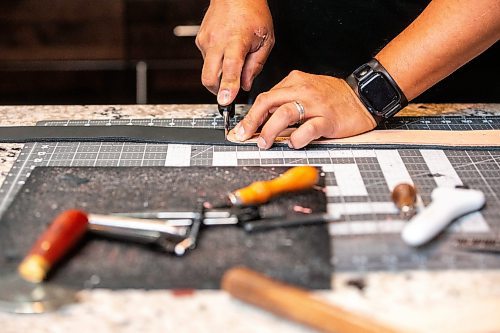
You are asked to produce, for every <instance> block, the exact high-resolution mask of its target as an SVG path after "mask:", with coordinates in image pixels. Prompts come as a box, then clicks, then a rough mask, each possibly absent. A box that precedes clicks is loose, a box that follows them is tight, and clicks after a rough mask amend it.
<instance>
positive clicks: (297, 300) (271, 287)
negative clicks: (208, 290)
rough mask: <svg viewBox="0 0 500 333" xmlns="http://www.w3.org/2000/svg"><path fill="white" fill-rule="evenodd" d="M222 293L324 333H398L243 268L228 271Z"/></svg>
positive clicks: (306, 292)
mask: <svg viewBox="0 0 500 333" xmlns="http://www.w3.org/2000/svg"><path fill="white" fill-rule="evenodd" d="M222 289H224V290H226V291H227V292H229V293H230V294H231V295H232V296H234V297H236V298H238V299H240V300H242V301H245V302H248V303H250V304H253V305H256V306H258V307H260V308H263V309H265V310H268V311H270V312H272V313H274V314H277V315H280V316H283V317H286V318H288V319H291V320H294V321H297V322H299V323H302V324H305V325H307V326H309V327H312V328H315V329H317V330H319V331H322V332H337V333H338V332H345V333H354V332H356V333H358V332H359V333H374V332H379V333H380V332H387V333H390V332H399V331H396V330H395V329H393V328H390V327H388V326H386V325H383V324H380V323H378V322H376V321H374V320H372V319H369V318H366V317H363V316H361V315H357V314H354V313H352V312H348V311H346V310H344V309H342V308H340V307H338V306H335V305H333V304H329V303H326V302H324V301H321V300H319V299H318V298H316V297H314V296H313V295H312V294H311V293H309V292H308V291H306V290H303V289H300V288H297V287H294V286H290V285H287V284H284V283H282V282H278V281H275V280H273V279H271V278H269V277H267V276H265V275H262V274H260V273H257V272H255V271H252V270H250V269H248V268H244V267H237V268H233V269H230V270H229V271H227V272H226V273H225V274H224V276H223V278H222Z"/></svg>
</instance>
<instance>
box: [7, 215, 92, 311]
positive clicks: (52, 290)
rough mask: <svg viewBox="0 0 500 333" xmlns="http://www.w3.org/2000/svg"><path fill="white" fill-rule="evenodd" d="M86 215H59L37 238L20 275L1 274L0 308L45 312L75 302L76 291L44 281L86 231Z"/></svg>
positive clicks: (18, 273) (22, 264)
mask: <svg viewBox="0 0 500 333" xmlns="http://www.w3.org/2000/svg"><path fill="white" fill-rule="evenodd" d="M87 227H88V219H87V215H86V214H85V213H83V212H81V211H78V210H69V211H65V212H64V213H62V214H60V215H58V216H57V217H56V218H55V219H54V221H53V222H52V223H51V224H50V226H49V227H48V228H47V230H45V231H44V232H43V233H42V234H41V235H40V236H39V237H38V239H37V240H36V242H35V243H34V245H33V247H32V248H31V250H30V251H29V253H28V254H27V255H26V257H25V258H24V260H23V261H22V262H21V264H20V265H19V266H18V269H17V274H7V275H3V276H1V277H0V310H2V311H8V312H14V313H43V312H46V311H49V310H55V309H57V308H59V307H61V306H63V305H65V304H68V303H73V302H76V301H77V300H76V297H75V290H72V289H69V288H65V287H61V286H57V285H52V284H50V283H46V282H43V280H45V278H46V276H47V274H48V272H49V271H50V269H51V268H52V267H53V266H54V265H55V264H56V263H57V262H59V260H60V259H61V258H63V257H64V256H65V255H66V254H67V253H68V251H69V250H70V249H71V248H72V247H73V246H75V244H77V243H78V241H79V240H80V239H81V238H82V236H83V235H84V234H85V232H86V231H87Z"/></svg>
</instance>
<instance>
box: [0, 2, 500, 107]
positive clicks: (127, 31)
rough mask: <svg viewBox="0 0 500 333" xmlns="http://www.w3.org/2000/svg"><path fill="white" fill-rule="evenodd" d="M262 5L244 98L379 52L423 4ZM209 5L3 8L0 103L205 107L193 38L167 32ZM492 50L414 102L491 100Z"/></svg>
mask: <svg viewBox="0 0 500 333" xmlns="http://www.w3.org/2000/svg"><path fill="white" fill-rule="evenodd" d="M269 2H270V5H271V8H272V11H273V17H274V21H275V26H276V34H277V43H276V46H275V50H273V53H272V56H271V58H270V59H269V63H268V64H267V65H266V67H265V71H264V73H263V75H261V77H260V79H259V81H258V82H257V84H256V92H254V93H253V94H251V95H253V96H254V95H255V94H256V93H257V92H258V91H261V90H263V89H267V88H268V87H269V86H270V85H271V84H273V83H274V82H276V81H278V80H279V79H281V78H282V77H283V76H284V75H286V73H288V72H289V71H290V70H291V69H295V68H296V69H302V70H305V71H309V72H315V73H329V74H335V75H341V76H343V75H345V74H347V73H348V72H349V71H352V70H353V69H354V68H355V67H356V66H357V65H359V64H361V63H362V62H364V61H366V60H368V59H369V58H370V57H371V56H372V55H373V54H375V53H376V50H377V49H380V48H381V47H383V45H385V43H387V42H388V41H389V40H390V38H392V37H394V36H395V35H396V34H397V33H398V32H399V31H401V30H402V29H403V28H404V27H405V26H406V25H407V24H408V23H409V22H411V20H412V19H413V18H414V17H416V16H417V15H418V13H419V12H420V11H421V10H422V9H423V8H424V7H425V5H426V4H427V3H428V1H423V0H408V1H402V0H366V1H365V0H363V1H352V0H337V1H331V0H288V1H284V0H269ZM208 3H209V1H208V0H12V1H2V2H0V104H108V103H112V104H115V103H136V102H137V101H138V96H137V95H138V93H139V100H140V101H142V102H144V101H147V102H148V103H213V102H214V101H215V99H214V97H213V96H212V95H211V94H210V93H208V92H207V91H206V89H205V88H204V87H203V86H202V85H201V83H200V74H201V66H202V59H201V56H200V53H199V51H198V50H197V48H196V46H195V44H194V36H176V34H175V31H177V29H176V28H179V26H180V27H186V26H187V27H190V26H196V25H199V24H200V22H201V19H202V17H203V13H204V12H205V9H206V7H207V6H208ZM177 34H178V33H177ZM498 49H499V47H498V45H496V46H495V47H493V48H492V49H490V50H488V51H487V52H486V53H484V54H483V55H481V56H480V57H479V58H477V59H476V60H474V61H473V62H472V63H471V64H470V65H468V66H466V67H464V68H463V69H460V70H459V71H457V72H456V73H455V74H453V75H452V76H451V77H450V78H449V79H446V80H445V81H443V82H442V83H441V84H439V85H438V86H436V87H435V88H433V89H432V90H431V91H429V92H428V93H426V94H424V95H423V96H422V97H421V98H419V100H418V101H425V102H453V101H456V102H499V95H500V94H499V91H500V89H499V85H498V83H496V82H498V80H496V79H495V77H498V75H499V74H500V73H499V70H498V67H499V66H498V65H497V62H498V59H499V58H500V57H499V52H498ZM138 64H141V65H140V66H137V65H138ZM144 66H145V67H146V68H147V69H146V70H144ZM144 73H146V75H144ZM138 77H139V78H143V79H144V80H142V83H139V84H138V83H137V81H138ZM139 81H141V80H139ZM144 82H146V83H147V84H146V85H144ZM145 96H146V98H145ZM247 97H248V95H246V94H241V96H240V97H239V101H240V102H245V101H246V100H247Z"/></svg>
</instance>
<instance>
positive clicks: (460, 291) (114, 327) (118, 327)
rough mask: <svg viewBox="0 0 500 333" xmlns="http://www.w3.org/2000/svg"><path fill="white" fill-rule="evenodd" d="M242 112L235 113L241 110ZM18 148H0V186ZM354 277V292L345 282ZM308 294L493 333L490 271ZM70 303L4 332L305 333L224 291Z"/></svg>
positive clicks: (459, 109)
mask: <svg viewBox="0 0 500 333" xmlns="http://www.w3.org/2000/svg"><path fill="white" fill-rule="evenodd" d="M245 109H246V107H245V106H239V107H238V110H239V111H244V110H245ZM216 114H217V110H216V107H215V106H214V105H144V106H138V105H128V106H109V105H106V106H0V126H11V125H33V124H35V123H36V122H37V121H40V120H64V119H123V118H125V119H127V118H178V117H203V116H210V115H216ZM439 114H449V115H464V114H467V115H478V116H480V115H500V104H425V105H423V104H412V105H410V106H408V107H407V108H406V109H405V110H404V111H403V112H402V113H401V115H407V116H410V115H439ZM21 148H22V145H20V144H2V143H0V184H1V183H2V182H3V180H4V178H5V175H6V173H7V172H8V171H9V170H10V168H11V166H12V165H13V163H14V161H15V159H16V158H17V156H18V154H19V151H20V150H21ZM353 278H355V279H359V278H363V279H364V281H365V284H366V287H365V288H364V289H363V290H359V289H358V288H355V287H352V286H351V284H350V283H348V281H350V280H352V279H353ZM332 286H333V290H334V291H325V292H318V297H323V298H324V299H326V300H328V301H331V302H333V303H335V304H337V305H340V306H342V307H344V308H345V309H347V310H352V311H355V312H358V313H362V314H365V315H367V316H369V317H373V318H376V319H378V320H380V321H382V322H386V323H388V324H392V325H393V326H395V327H398V328H400V329H401V330H404V331H410V332H500V316H499V315H498V314H499V309H500V271H442V272H439V271H438V272H425V271H407V272H403V273H387V272H384V273H370V274H366V275H363V276H359V275H356V274H345V273H344V274H336V275H335V276H334V278H333V279H332ZM79 300H80V302H79V303H78V304H75V305H71V306H67V307H65V308H63V309H61V310H59V311H56V312H53V313H48V314H43V315H11V314H5V313H0V327H1V329H0V331H1V332H4V333H11V332H12V333H13V332H16V333H17V332H28V331H29V332H68V331H71V332H74V333H78V332H93V333H99V332H171V331H176V332H218V331H220V332H309V330H308V329H307V328H304V327H303V326H300V325H297V324H293V323H290V322H288V321H286V320H283V319H280V318H277V317H275V316H273V315H270V314H268V313H266V312H264V311H261V310H259V309H256V308H253V307H251V306H248V305H246V304H243V303H241V302H238V301H235V300H233V299H231V298H230V297H229V296H228V295H227V294H225V293H224V292H217V291H197V292H195V293H194V294H189V295H186V294H183V295H178V294H175V293H172V292H171V291H144V290H124V291H109V290H104V289H94V290H84V291H81V292H80V293H79Z"/></svg>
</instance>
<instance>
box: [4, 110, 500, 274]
mask: <svg viewBox="0 0 500 333" xmlns="http://www.w3.org/2000/svg"><path fill="white" fill-rule="evenodd" d="M459 118H460V119H462V118H461V117H459ZM499 118H500V117H499ZM439 119H441V118H438V119H433V121H434V122H436V121H441V120H442V119H441V120H439ZM415 121H416V122H417V123H418V122H419V121H421V119H419V120H415ZM495 121H496V120H495ZM487 123H488V124H493V123H492V122H487ZM499 123H500V121H499ZM124 124H133V125H146V126H182V127H197V126H199V127H216V128H219V127H221V126H222V122H221V120H220V118H219V117H214V118H200V119H187V118H186V119H164V120H158V119H154V120H144V119H141V120H123V119H120V120H101V121H68V122H57V121H52V122H44V123H41V124H40V125H42V126H51V125H67V126H74V125H84V126H85V125H88V126H94V125H124ZM494 124H496V122H495V123H494ZM412 126H413V125H412ZM410 127H411V126H408V129H410ZM450 129H451V130H453V128H451V127H450ZM299 164H311V165H319V166H322V167H323V170H324V171H325V174H326V191H327V199H328V209H329V210H330V211H333V212H336V213H341V214H342V215H343V216H342V218H341V220H340V221H338V222H335V223H331V224H330V227H329V231H330V234H331V235H332V237H333V240H334V241H333V242H332V262H333V263H334V265H335V268H336V270H344V271H353V270H355V271H363V270H387V269H389V270H396V269H408V268H431V269H433V268H435V269H446V268H484V267H491V268H500V260H499V259H494V258H491V257H490V256H488V255H481V254H474V255H470V254H469V255H465V254H464V253H461V252H457V251H456V250H453V249H451V248H450V246H449V243H447V242H445V241H444V242H440V243H439V244H440V246H441V247H442V248H439V249H438V250H436V249H433V248H431V249H425V250H423V251H422V250H419V251H415V250H413V249H410V248H408V247H406V246H405V245H404V244H403V243H402V241H401V239H400V237H399V233H400V231H401V230H402V228H403V227H404V223H405V222H404V221H402V220H401V219H400V218H399V216H398V213H397V210H396V208H395V206H394V204H393V203H392V202H391V200H390V189H392V188H393V187H394V186H395V184H397V183H400V182H411V183H414V184H415V185H416V187H417V188H418V190H419V207H420V208H422V207H423V206H424V205H427V204H429V202H430V200H431V199H430V194H431V192H432V190H433V189H434V188H435V187H436V186H455V185H468V186H470V187H472V188H478V189H481V190H482V191H483V192H484V193H485V195H486V197H487V202H488V205H487V208H486V209H484V210H483V211H482V212H480V213H474V214H470V215H469V216H467V217H465V218H462V219H460V220H459V221H457V222H456V223H454V224H453V226H452V228H451V230H452V231H451V232H450V233H449V234H451V235H453V234H457V235H458V234H469V235H476V234H477V235H485V234H486V233H489V232H495V233H500V201H499V197H500V151H498V150H494V151H484V150H482V151H478V150H431V149H398V150H396V149H337V148H332V149H325V148H306V149H304V150H291V149H289V148H287V147H275V148H272V149H270V150H267V151H264V150H260V149H258V148H257V147H255V146H209V145H183V144H144V143H141V144H136V143H107V142H85V143H83V142H82V143H78V142H55V143H32V144H26V145H25V146H24V148H23V150H22V152H21V155H20V157H19V158H18V160H17V161H16V163H15V165H14V167H13V168H12V170H11V172H10V173H9V175H8V176H7V178H6V181H5V182H4V184H3V186H2V187H1V188H0V213H1V212H2V211H3V210H5V209H6V208H7V206H8V203H9V202H10V201H11V200H12V199H13V197H14V195H15V193H16V192H17V191H18V190H19V189H20V188H21V186H22V185H23V183H24V182H25V180H26V179H27V177H28V176H29V174H30V171H31V170H32V169H33V168H35V167H36V166H88V167H96V166H109V167H112V166H113V167H128V166H144V167H147V166H186V167H188V166H239V167H244V166H284V165H288V166H293V165H299Z"/></svg>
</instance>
